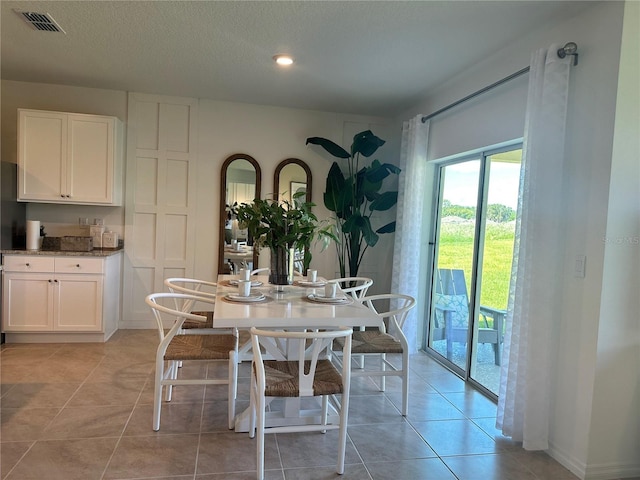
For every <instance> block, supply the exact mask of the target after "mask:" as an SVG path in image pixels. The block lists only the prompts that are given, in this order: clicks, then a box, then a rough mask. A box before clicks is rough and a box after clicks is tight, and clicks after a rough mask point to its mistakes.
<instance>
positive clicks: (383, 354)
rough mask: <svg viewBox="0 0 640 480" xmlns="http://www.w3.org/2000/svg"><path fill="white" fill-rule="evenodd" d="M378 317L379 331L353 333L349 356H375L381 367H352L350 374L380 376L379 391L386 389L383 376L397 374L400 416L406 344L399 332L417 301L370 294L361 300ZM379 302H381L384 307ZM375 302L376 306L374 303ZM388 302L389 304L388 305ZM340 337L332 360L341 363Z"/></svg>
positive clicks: (405, 401)
mask: <svg viewBox="0 0 640 480" xmlns="http://www.w3.org/2000/svg"><path fill="white" fill-rule="evenodd" d="M360 301H361V302H362V303H364V304H365V305H367V306H368V307H369V308H371V309H372V310H373V311H374V312H376V314H377V315H378V316H379V317H380V323H379V326H378V330H375V329H374V330H364V331H355V332H353V344H352V348H351V355H359V356H360V355H364V356H365V357H370V356H373V357H378V359H379V361H380V368H379V369H378V370H372V369H369V368H367V369H366V370H354V371H353V372H352V373H351V374H352V375H353V376H354V377H355V376H359V377H380V391H382V392H384V390H385V386H386V385H385V379H386V377H388V376H397V377H400V378H401V380H402V409H401V411H402V415H405V416H406V415H407V411H408V410H409V345H408V343H407V338H406V337H405V336H404V333H403V332H402V326H403V324H404V321H405V320H406V318H407V313H408V312H409V310H411V309H412V308H413V307H415V305H416V301H415V299H414V298H413V297H411V296H409V295H402V294H399V293H384V294H380V295H371V296H368V297H363V298H361V299H360ZM380 304H382V305H384V309H383V307H382V306H380ZM376 305H377V306H376ZM388 305H390V306H388ZM340 348H341V340H340V339H337V340H336V342H335V343H334V353H335V355H334V357H333V358H334V361H335V362H337V363H338V364H340V362H344V359H345V356H346V352H345V350H344V349H343V350H342V352H340ZM387 354H400V356H401V360H402V365H401V366H398V365H395V364H394V363H392V362H391V361H390V360H389V359H387Z"/></svg>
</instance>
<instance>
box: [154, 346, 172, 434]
mask: <svg viewBox="0 0 640 480" xmlns="http://www.w3.org/2000/svg"><path fill="white" fill-rule="evenodd" d="M163 379H164V360H163V359H162V358H161V359H159V360H156V374H155V379H154V380H155V384H154V386H153V431H154V432H157V431H158V430H160V410H161V409H162V380H163ZM168 387H169V386H167V388H168Z"/></svg>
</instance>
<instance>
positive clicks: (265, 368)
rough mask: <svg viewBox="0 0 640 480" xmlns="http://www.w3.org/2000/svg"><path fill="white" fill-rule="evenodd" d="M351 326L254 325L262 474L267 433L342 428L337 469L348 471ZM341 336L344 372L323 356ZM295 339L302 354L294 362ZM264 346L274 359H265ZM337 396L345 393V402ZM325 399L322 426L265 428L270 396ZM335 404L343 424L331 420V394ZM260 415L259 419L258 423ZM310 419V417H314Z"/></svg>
mask: <svg viewBox="0 0 640 480" xmlns="http://www.w3.org/2000/svg"><path fill="white" fill-rule="evenodd" d="M351 334H352V329H351V328H341V329H339V330H333V331H322V332H317V331H302V332H301V331H294V332H289V331H287V332H284V331H270V330H259V329H257V328H255V327H253V328H251V341H252V344H253V368H252V374H251V407H250V408H251V411H250V412H251V413H250V424H249V432H250V433H249V434H250V436H251V438H253V437H254V436H255V435H256V424H257V437H258V438H257V445H256V454H257V478H258V480H262V479H263V478H264V435H265V434H266V433H288V432H307V431H320V432H323V433H324V432H326V431H327V430H330V429H338V430H339V434H338V436H339V441H338V464H337V472H338V473H339V474H342V473H344V457H345V450H346V441H347V414H348V411H349V388H350V382H351V377H350V375H351V365H350V362H349V359H350V355H349V352H350V350H351ZM338 338H339V339H341V340H342V344H343V346H344V347H343V348H344V350H343V351H344V352H345V356H346V357H345V360H344V362H343V365H342V372H339V371H338V370H337V369H336V368H335V367H334V365H333V364H332V363H331V360H329V359H328V358H322V357H321V354H324V353H326V352H327V351H329V350H328V349H329V348H330V347H331V344H332V343H333V341H334V340H335V339H338ZM289 342H296V344H297V345H296V346H295V347H296V348H295V349H294V351H297V358H296V359H293V360H292V361H290V359H289V358H288V357H287V353H288V352H289V351H291V350H292V348H291V346H290V345H289ZM262 350H264V352H265V354H269V355H270V356H271V357H272V358H274V360H265V359H264V357H263V353H262ZM336 395H340V397H341V398H340V401H338V400H337V398H336ZM317 396H320V397H322V413H321V415H320V422H319V423H317V424H308V423H307V424H305V425H288V426H279V427H265V409H266V406H267V400H266V399H267V398H269V397H317ZM330 397H331V399H332V406H333V407H334V408H336V410H339V412H340V420H339V422H338V423H337V424H329V423H328V422H327V418H328V412H329V398H330ZM256 419H257V421H256ZM308 421H310V420H308Z"/></svg>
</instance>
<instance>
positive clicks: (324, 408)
mask: <svg viewBox="0 0 640 480" xmlns="http://www.w3.org/2000/svg"><path fill="white" fill-rule="evenodd" d="M328 417H329V396H328V395H323V396H322V420H320V423H321V424H322V425H326V424H327V418H328ZM322 433H327V431H326V430H322Z"/></svg>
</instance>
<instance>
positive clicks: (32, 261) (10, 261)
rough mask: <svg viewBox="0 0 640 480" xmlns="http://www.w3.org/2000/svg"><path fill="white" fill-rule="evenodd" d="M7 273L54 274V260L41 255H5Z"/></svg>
mask: <svg viewBox="0 0 640 480" xmlns="http://www.w3.org/2000/svg"><path fill="white" fill-rule="evenodd" d="M3 263H4V270H5V271H6V272H43V273H46V272H53V271H54V258H53V257H42V256H39V255H4V261H3Z"/></svg>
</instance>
